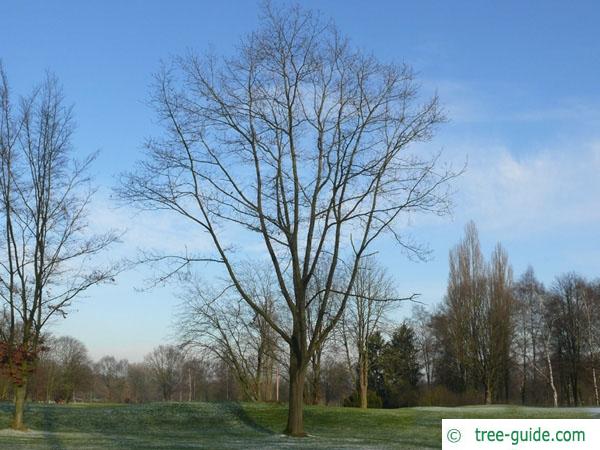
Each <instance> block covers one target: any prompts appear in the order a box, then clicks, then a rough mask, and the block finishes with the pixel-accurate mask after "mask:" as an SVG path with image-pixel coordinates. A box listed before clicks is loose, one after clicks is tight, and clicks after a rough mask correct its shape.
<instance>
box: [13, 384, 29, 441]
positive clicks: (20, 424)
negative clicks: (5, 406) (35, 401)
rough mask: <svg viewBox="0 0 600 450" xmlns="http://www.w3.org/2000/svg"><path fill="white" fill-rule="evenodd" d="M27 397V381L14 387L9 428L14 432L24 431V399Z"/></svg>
mask: <svg viewBox="0 0 600 450" xmlns="http://www.w3.org/2000/svg"><path fill="white" fill-rule="evenodd" d="M26 396H27V380H23V383H22V384H20V385H18V386H15V412H14V415H13V421H12V424H11V427H12V428H13V429H15V430H25V429H26V428H25V423H24V421H23V412H24V411H25V397H26Z"/></svg>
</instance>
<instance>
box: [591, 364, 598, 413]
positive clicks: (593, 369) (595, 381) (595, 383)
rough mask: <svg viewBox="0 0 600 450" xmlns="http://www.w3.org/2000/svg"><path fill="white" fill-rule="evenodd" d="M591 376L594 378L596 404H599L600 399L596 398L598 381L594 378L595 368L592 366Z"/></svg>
mask: <svg viewBox="0 0 600 450" xmlns="http://www.w3.org/2000/svg"><path fill="white" fill-rule="evenodd" d="M592 378H593V380H594V395H595V396H596V406H599V405H600V399H599V398H598V381H597V380H596V368H595V367H592Z"/></svg>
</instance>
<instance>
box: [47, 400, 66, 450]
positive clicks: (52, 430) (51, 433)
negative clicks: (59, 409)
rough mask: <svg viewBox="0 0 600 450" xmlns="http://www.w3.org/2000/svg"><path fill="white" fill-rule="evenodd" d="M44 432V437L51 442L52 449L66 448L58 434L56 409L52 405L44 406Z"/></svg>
mask: <svg viewBox="0 0 600 450" xmlns="http://www.w3.org/2000/svg"><path fill="white" fill-rule="evenodd" d="M42 411H43V414H42V432H43V433H44V439H46V441H47V442H48V444H50V447H51V448H52V449H58V450H64V449H66V447H65V446H64V445H63V443H62V442H61V441H60V439H59V437H58V435H57V434H56V431H57V429H56V411H55V409H54V408H53V407H52V406H49V407H46V408H42Z"/></svg>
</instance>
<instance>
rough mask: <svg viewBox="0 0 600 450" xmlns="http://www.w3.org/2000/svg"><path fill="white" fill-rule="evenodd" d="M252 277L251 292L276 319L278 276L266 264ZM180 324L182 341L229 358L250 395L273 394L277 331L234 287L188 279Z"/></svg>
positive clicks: (257, 397) (196, 349)
mask: <svg viewBox="0 0 600 450" xmlns="http://www.w3.org/2000/svg"><path fill="white" fill-rule="evenodd" d="M249 276H251V277H253V278H254V281H247V284H246V285H247V286H248V287H249V291H250V292H252V298H253V299H254V301H255V302H256V303H257V304H258V305H260V306H261V308H262V309H263V310H264V311H265V312H267V313H268V314H269V317H270V318H271V320H276V316H277V314H276V311H275V305H276V304H275V299H274V294H275V293H274V292H273V289H272V287H273V284H272V282H273V281H274V280H273V279H272V277H270V276H269V274H268V273H265V272H264V271H262V270H259V271H251V273H250V275H249ZM186 284H187V289H186V290H185V292H184V293H183V294H182V298H183V304H182V305H181V311H180V314H179V317H180V319H179V321H178V324H177V328H178V333H179V339H180V340H181V342H182V344H183V346H184V347H185V348H187V349H191V350H192V351H194V352H200V353H201V354H202V352H208V353H209V354H211V355H213V357H216V358H218V359H219V360H221V361H222V362H223V363H225V364H226V365H227V366H228V367H229V368H230V369H231V372H232V373H233V374H235V377H236V379H237V381H238V383H239V386H240V388H241V389H242V391H243V393H244V396H245V397H246V398H247V399H250V400H262V399H270V398H271V395H272V391H273V385H272V383H273V375H274V368H275V366H276V365H279V364H280V357H281V355H282V352H281V349H280V343H279V340H280V339H278V337H279V336H278V335H276V334H275V332H274V331H273V329H272V328H271V327H270V326H269V325H268V323H267V322H266V321H265V319H264V318H263V316H261V315H258V314H257V313H256V312H255V311H254V310H253V309H252V308H251V307H250V306H249V305H248V304H247V303H246V302H245V301H244V300H242V299H241V298H240V296H239V294H238V293H237V291H235V290H234V289H232V288H231V287H225V288H223V287H221V288H211V287H209V286H206V285H204V286H203V285H202V282H201V281H200V280H198V279H197V278H191V279H188V280H187V283H186Z"/></svg>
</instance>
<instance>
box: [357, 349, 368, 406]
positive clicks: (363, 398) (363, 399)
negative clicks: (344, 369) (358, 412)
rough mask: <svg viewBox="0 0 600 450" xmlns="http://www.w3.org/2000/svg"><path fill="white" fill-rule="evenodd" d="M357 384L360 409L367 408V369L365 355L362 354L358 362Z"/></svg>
mask: <svg viewBox="0 0 600 450" xmlns="http://www.w3.org/2000/svg"><path fill="white" fill-rule="evenodd" d="M358 384H359V391H360V407H361V408H362V409H366V408H368V407H369V404H368V390H369V381H368V367H367V355H365V354H364V353H362V354H361V355H360V357H359V362H358Z"/></svg>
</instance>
